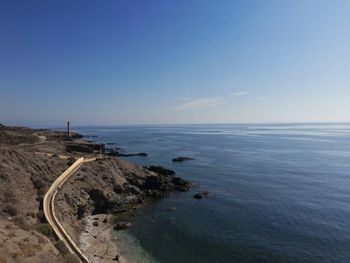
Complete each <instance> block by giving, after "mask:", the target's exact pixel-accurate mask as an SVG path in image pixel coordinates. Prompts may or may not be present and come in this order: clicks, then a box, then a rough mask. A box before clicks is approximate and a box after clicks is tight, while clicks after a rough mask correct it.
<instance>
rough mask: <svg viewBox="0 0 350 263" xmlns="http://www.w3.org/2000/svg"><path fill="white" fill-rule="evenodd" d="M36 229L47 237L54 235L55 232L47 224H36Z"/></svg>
mask: <svg viewBox="0 0 350 263" xmlns="http://www.w3.org/2000/svg"><path fill="white" fill-rule="evenodd" d="M36 230H37V231H38V232H39V233H41V234H43V235H45V236H47V237H49V238H53V237H55V233H54V232H53V229H52V228H51V226H50V225H49V224H39V225H37V227H36Z"/></svg>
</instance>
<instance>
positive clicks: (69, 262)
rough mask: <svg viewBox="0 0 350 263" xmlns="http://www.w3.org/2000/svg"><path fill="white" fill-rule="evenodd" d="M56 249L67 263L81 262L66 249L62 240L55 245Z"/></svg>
mask: <svg viewBox="0 0 350 263" xmlns="http://www.w3.org/2000/svg"><path fill="white" fill-rule="evenodd" d="M55 247H56V248H57V250H58V251H59V252H60V253H61V255H62V256H63V259H64V262H65V263H78V262H80V260H79V259H78V258H77V257H76V256H75V255H72V254H71V253H70V252H69V250H68V248H67V247H66V245H65V243H64V242H63V241H62V240H59V241H57V242H56V244H55Z"/></svg>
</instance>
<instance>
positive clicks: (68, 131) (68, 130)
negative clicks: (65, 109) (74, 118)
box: [67, 121, 70, 136]
mask: <svg viewBox="0 0 350 263" xmlns="http://www.w3.org/2000/svg"><path fill="white" fill-rule="evenodd" d="M69 126H70V122H69V121H67V135H68V136H70V128H69Z"/></svg>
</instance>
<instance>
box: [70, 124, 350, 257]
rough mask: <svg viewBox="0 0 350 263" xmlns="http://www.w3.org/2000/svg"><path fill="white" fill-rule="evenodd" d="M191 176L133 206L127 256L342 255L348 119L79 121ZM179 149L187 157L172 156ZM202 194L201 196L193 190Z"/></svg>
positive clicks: (349, 176) (348, 241)
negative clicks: (186, 183) (182, 188)
mask: <svg viewBox="0 0 350 263" xmlns="http://www.w3.org/2000/svg"><path fill="white" fill-rule="evenodd" d="M75 130H76V131H77V132H79V133H81V134H83V135H86V136H90V137H91V136H92V138H93V140H94V141H97V142H101V143H116V144H117V145H116V146H109V147H121V148H123V149H124V150H125V152H126V153H138V152H145V153H147V154H148V156H147V157H141V156H137V157H124V159H126V160H128V161H130V162H133V163H136V164H139V165H161V166H164V167H166V168H169V169H173V170H175V171H176V173H177V175H178V176H181V177H183V178H185V179H187V180H190V181H191V182H193V183H194V187H193V188H192V189H191V190H190V191H188V192H185V193H182V192H176V193H172V194H170V195H169V197H168V198H165V199H160V200H157V201H156V202H154V203H153V204H152V205H150V206H148V207H146V208H145V209H143V210H142V211H139V213H138V215H137V216H136V217H134V218H132V219H131V221H132V223H133V227H132V228H131V229H129V230H127V231H120V232H118V233H117V234H115V235H116V242H117V245H118V247H119V248H120V253H121V255H123V256H124V257H125V258H126V259H127V260H128V261H129V262H164V263H165V262H167V263H169V262H170V263H185V262H186V263H187V262H201V263H204V262H208V263H209V262H210V263H213V262H339V263H340V262H344V263H345V262H346V263H348V262H350V124H349V123H317V124H316V123H313V124H307V123H302V124H297V123H296V124H210V125H204V124H202V125H135V126H133V125H129V126H113V127H112V126H110V127H79V128H77V129H75ZM178 156H186V157H192V158H194V160H190V161H184V162H173V161H172V159H173V158H175V157H178ZM202 191H209V195H208V197H207V198H203V199H200V200H198V199H195V198H193V196H194V195H195V194H196V193H198V192H202Z"/></svg>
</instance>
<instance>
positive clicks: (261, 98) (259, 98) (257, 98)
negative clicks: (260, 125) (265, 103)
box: [255, 97, 265, 101]
mask: <svg viewBox="0 0 350 263" xmlns="http://www.w3.org/2000/svg"><path fill="white" fill-rule="evenodd" d="M255 100H258V101H260V100H265V97H256V98H255Z"/></svg>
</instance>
